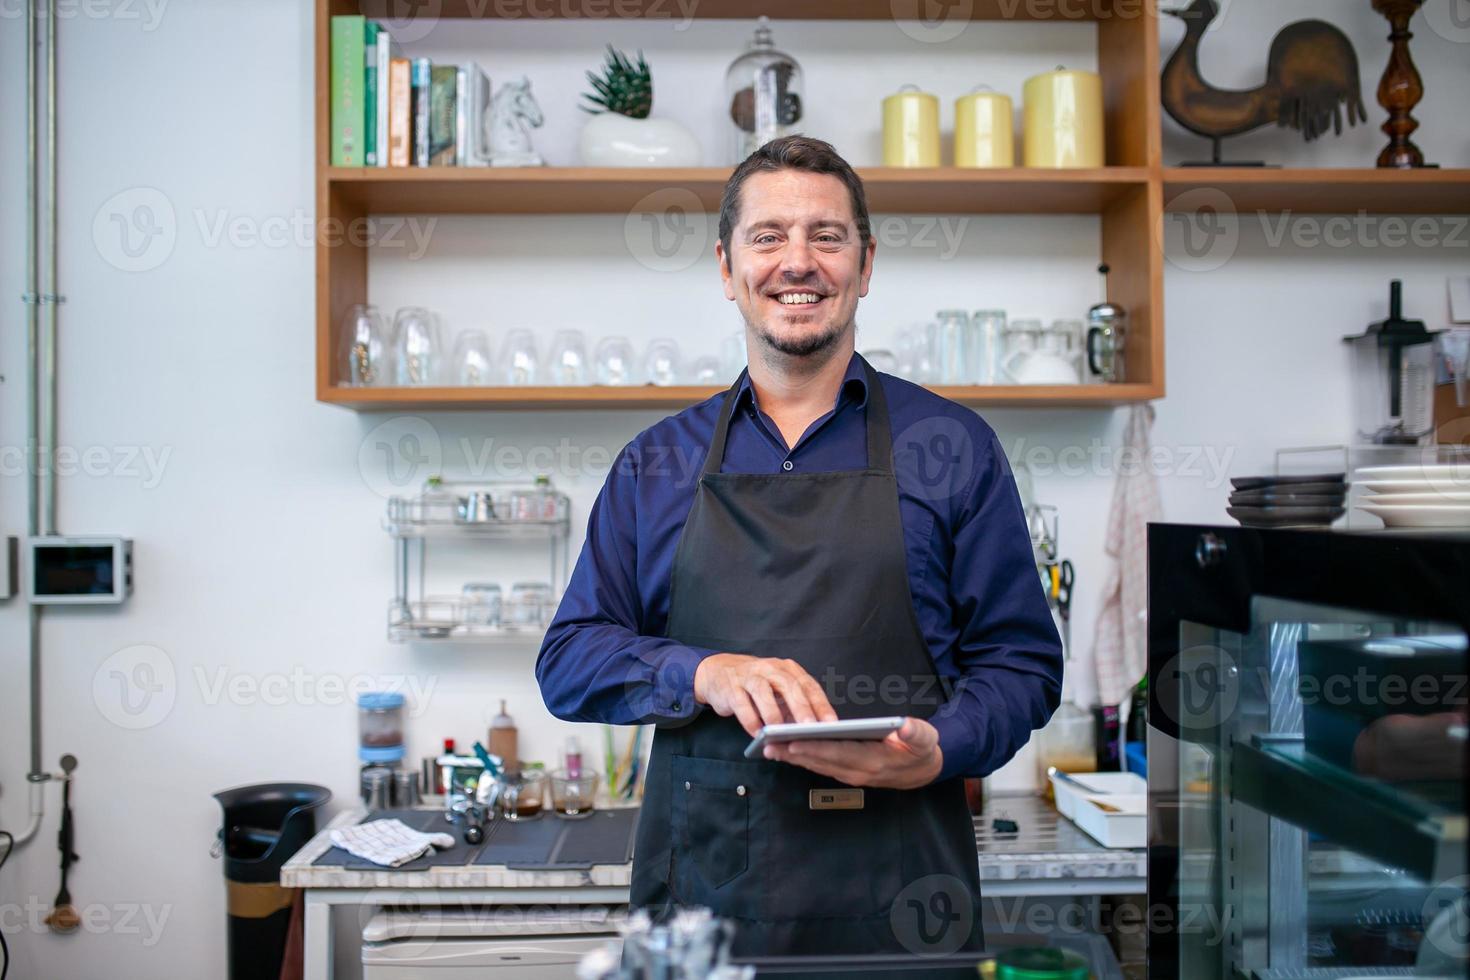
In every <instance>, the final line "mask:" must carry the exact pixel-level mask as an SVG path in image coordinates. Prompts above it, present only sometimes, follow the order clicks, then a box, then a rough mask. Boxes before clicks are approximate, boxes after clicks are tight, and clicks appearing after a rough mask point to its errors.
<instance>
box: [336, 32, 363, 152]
mask: <svg viewBox="0 0 1470 980" xmlns="http://www.w3.org/2000/svg"><path fill="white" fill-rule="evenodd" d="M364 22H365V18H363V17H362V16H361V15H359V14H339V15H338V16H336V17H333V18H332V166H334V167H360V166H362V163H363V149H364V147H363V130H362V127H363V123H364V122H365V121H366V117H365V116H364V115H363V113H364V112H365V111H366V110H365V103H364V99H363V81H364V77H363V76H364V65H363V59H364V51H363V45H362V39H363V37H364V36H365V32H366V27H365V26H364Z"/></svg>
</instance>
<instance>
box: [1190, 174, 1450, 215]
mask: <svg viewBox="0 0 1470 980" xmlns="http://www.w3.org/2000/svg"><path fill="white" fill-rule="evenodd" d="M1201 188H1209V189H1214V190H1219V191H1222V192H1224V194H1225V195H1226V196H1227V197H1228V198H1229V200H1230V204H1231V206H1232V207H1234V208H1235V210H1236V211H1237V212H1241V211H1272V212H1277V211H1298V212H1301V213H1303V214H1357V213H1359V212H1367V213H1370V214H1470V170H1465V169H1448V170H1430V169H1424V170H1379V169H1377V168H1374V167H1364V168H1351V169H1349V168H1337V169H1334V168H1326V167H1323V168H1313V169H1309V170H1285V169H1275V168H1270V167H1221V168H1219V169H1215V168H1209V167H1166V168H1165V169H1164V207H1165V208H1166V209H1168V210H1170V211H1174V210H1179V209H1185V210H1192V209H1193V208H1195V207H1197V206H1199V204H1200V203H1202V202H1201V199H1200V198H1199V197H1198V196H1192V197H1184V196H1183V195H1184V194H1185V193H1186V192H1187V191H1193V190H1199V189H1201Z"/></svg>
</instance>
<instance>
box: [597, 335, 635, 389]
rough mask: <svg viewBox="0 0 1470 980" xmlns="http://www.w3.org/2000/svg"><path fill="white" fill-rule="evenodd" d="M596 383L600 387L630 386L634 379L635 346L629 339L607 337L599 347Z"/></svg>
mask: <svg viewBox="0 0 1470 980" xmlns="http://www.w3.org/2000/svg"><path fill="white" fill-rule="evenodd" d="M595 360H596V371H597V375H596V381H597V384H600V385H630V384H634V383H635V382H634V379H633V345H632V344H631V343H630V342H629V341H628V338H627V337H605V338H603V340H602V341H601V342H600V343H598V345H597V354H596V356H595Z"/></svg>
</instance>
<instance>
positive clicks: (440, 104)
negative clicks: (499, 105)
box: [331, 14, 490, 167]
mask: <svg viewBox="0 0 1470 980" xmlns="http://www.w3.org/2000/svg"><path fill="white" fill-rule="evenodd" d="M489 107H490V78H489V76H487V75H486V74H485V72H484V71H483V70H482V69H481V68H480V66H479V65H478V64H475V63H474V62H471V63H470V64H468V65H464V66H456V65H435V64H431V63H430V62H429V59H428V58H405V57H403V53H402V51H401V50H400V49H399V47H398V43H397V42H396V41H394V40H393V38H392V37H390V36H389V34H388V31H387V29H386V28H384V27H383V25H381V24H379V23H377V22H376V21H371V20H368V19H367V18H365V17H362V16H360V15H356V14H353V15H344V16H336V17H333V18H332V105H331V113H332V154H331V155H332V166H334V167H453V166H461V167H483V166H487V165H488V164H489V162H490V147H489V140H488V136H487V134H486V132H485V113H486V112H487V111H488V109H489Z"/></svg>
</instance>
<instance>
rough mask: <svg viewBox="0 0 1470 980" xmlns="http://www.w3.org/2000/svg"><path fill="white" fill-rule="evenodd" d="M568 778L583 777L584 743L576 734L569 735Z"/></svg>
mask: <svg viewBox="0 0 1470 980" xmlns="http://www.w3.org/2000/svg"><path fill="white" fill-rule="evenodd" d="M567 778H568V779H581V778H582V743H581V742H579V741H577V736H575V735H571V736H568V737H567Z"/></svg>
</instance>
